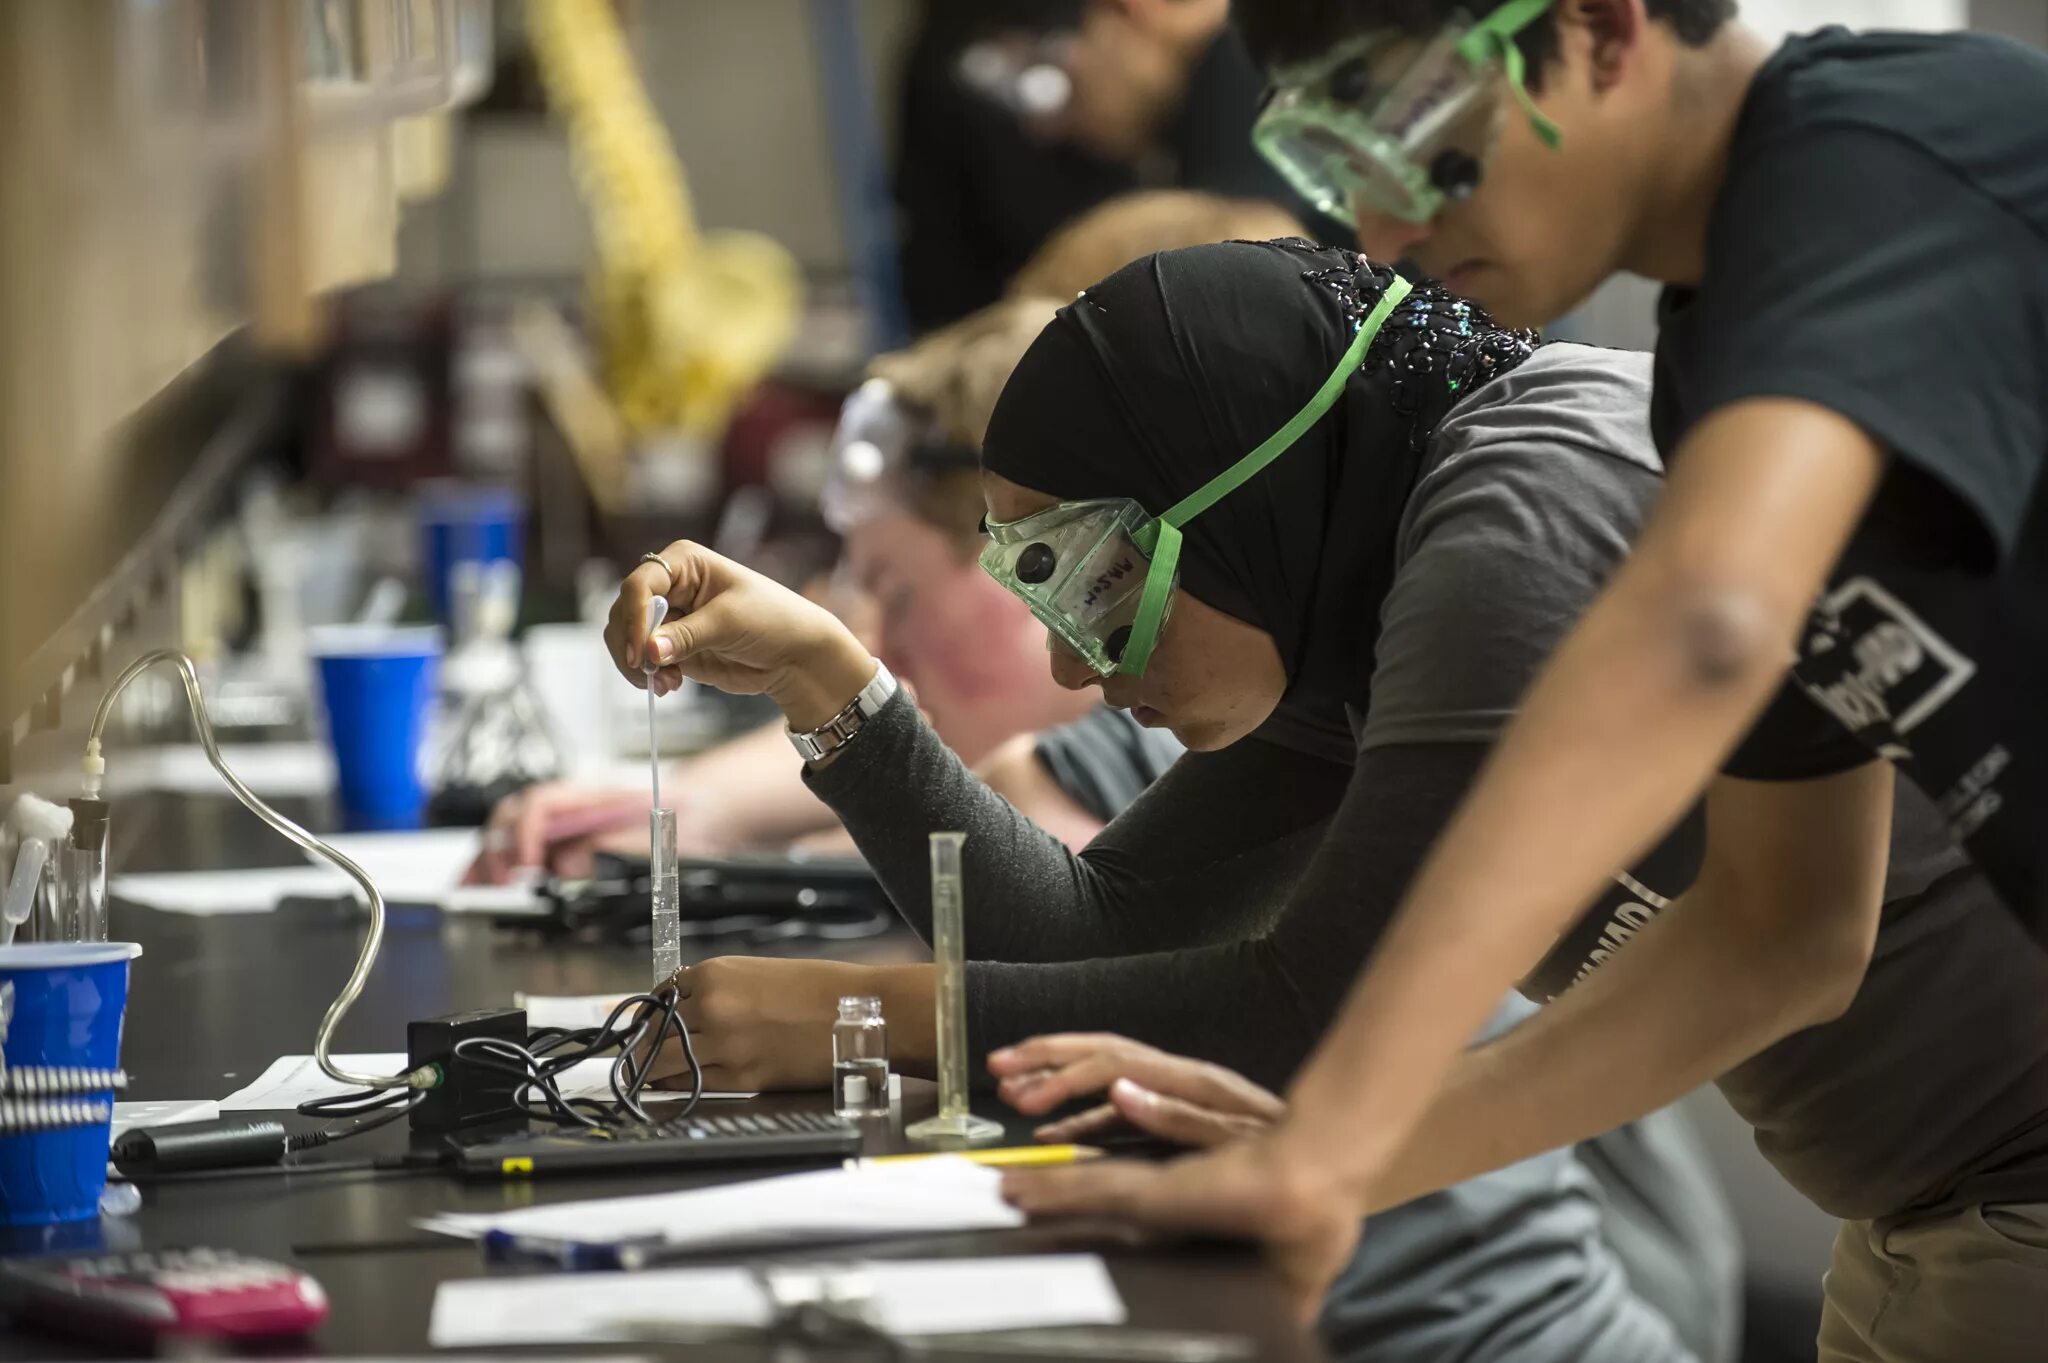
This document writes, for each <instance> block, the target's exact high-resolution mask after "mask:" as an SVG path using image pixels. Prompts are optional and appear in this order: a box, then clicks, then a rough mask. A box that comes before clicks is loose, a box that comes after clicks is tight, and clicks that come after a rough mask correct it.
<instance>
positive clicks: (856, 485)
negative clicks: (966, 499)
mask: <svg viewBox="0 0 2048 1363" xmlns="http://www.w3.org/2000/svg"><path fill="white" fill-rule="evenodd" d="M977 462H978V461H977V459H976V456H975V454H974V452H973V451H971V450H964V449H960V448H957V447H956V446H954V445H952V444H951V443H950V442H948V441H946V440H945V439H943V438H942V437H941V435H940V433H939V431H938V428H937V425H936V423H935V422H934V421H933V420H932V418H931V415H930V413H928V412H925V411H923V410H921V409H920V408H917V407H915V406H912V405H911V404H908V403H906V402H904V401H903V399H902V397H901V396H900V395H899V394H898V393H897V392H896V389H895V386H894V385H892V384H891V383H890V382H889V381H888V380H887V379H869V380H867V381H866V382H865V383H863V384H861V386H860V387H858V388H856V389H855V390H854V391H853V393H852V394H851V395H850V396H848V398H847V399H846V401H845V403H844V404H842V405H841V406H840V408H839V424H838V425H837V426H836V427H835V428H834V429H833V432H832V445H831V463H830V467H829V469H828V471H827V473H826V476H825V486H824V488H823V489H822V490H821V491H820V493H819V496H818V505H819V508H820V510H821V511H822V512H823V513H824V518H825V524H826V525H827V526H828V527H829V528H830V529H831V530H832V532H833V533H834V534H837V535H844V534H846V533H847V532H848V531H849V530H851V529H853V528H854V527H855V526H856V525H859V524H861V523H862V522H864V521H868V520H872V519H873V518H874V517H876V516H878V515H881V514H883V513H885V512H889V511H896V510H900V509H902V508H904V507H907V506H912V505H914V504H915V489H916V484H917V480H918V479H919V478H920V477H928V476H932V475H936V474H943V473H948V472H952V471H954V470H964V471H968V472H971V471H973V469H974V468H975V466H976V464H977Z"/></svg>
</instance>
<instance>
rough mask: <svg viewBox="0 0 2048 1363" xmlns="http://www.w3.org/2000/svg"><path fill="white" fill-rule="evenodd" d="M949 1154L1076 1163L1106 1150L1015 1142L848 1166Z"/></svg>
mask: <svg viewBox="0 0 2048 1363" xmlns="http://www.w3.org/2000/svg"><path fill="white" fill-rule="evenodd" d="M947 1155H958V1156H959V1157H960V1158H961V1159H964V1160H968V1161H970V1162H972V1163H974V1164H990V1165H1026V1164H1072V1163H1074V1162H1075V1161H1077V1160H1089V1159H1100V1158H1101V1157H1102V1152H1101V1151H1100V1150H1098V1149H1096V1148H1095V1147H1094V1146H1092V1145H1012V1146H1004V1147H1003V1148H1002V1149H999V1150H933V1151H931V1152H929V1153H922V1152H921V1153H919V1154H915V1155H877V1156H875V1157H874V1158H872V1159H850V1160H848V1161H847V1162H846V1167H847V1168H849V1169H854V1168H860V1167H863V1166H866V1165H871V1164H905V1163H908V1162H909V1161H911V1160H924V1159H942V1158H944V1157H945V1156H947Z"/></svg>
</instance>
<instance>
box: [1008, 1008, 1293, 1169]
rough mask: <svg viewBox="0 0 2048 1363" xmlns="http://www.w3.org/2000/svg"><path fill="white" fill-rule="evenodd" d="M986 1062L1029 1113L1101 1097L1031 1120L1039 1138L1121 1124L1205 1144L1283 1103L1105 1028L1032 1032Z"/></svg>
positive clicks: (1256, 1129)
mask: <svg viewBox="0 0 2048 1363" xmlns="http://www.w3.org/2000/svg"><path fill="white" fill-rule="evenodd" d="M988 1069H989V1073H990V1074H993V1075H995V1076H996V1079H997V1080H998V1083H997V1092H998V1093H999V1094H1001V1095H1002V1099H1003V1101H1004V1102H1006V1103H1008V1104H1009V1105H1010V1106H1011V1107H1014V1108H1016V1109H1017V1110H1018V1111H1019V1112H1022V1113H1024V1114H1025V1115H1026V1116H1030V1117H1036V1116H1040V1115H1042V1114H1044V1113H1046V1112H1050V1111H1051V1110H1053V1109H1054V1108H1056V1107H1059V1106H1061V1105H1062V1104H1065V1103H1069V1102H1072V1101H1073V1100H1075V1099H1077V1098H1082V1097H1085V1096H1087V1095H1089V1094H1094V1093H1100V1094H1103V1095H1104V1096H1105V1098H1106V1099H1107V1101H1105V1102H1103V1103H1102V1104H1100V1105H1099V1106H1097V1107H1092V1108H1089V1109H1088V1110H1087V1111H1086V1112H1082V1113H1079V1114H1077V1115H1075V1116H1072V1117H1066V1118H1063V1119H1061V1120H1059V1121H1056V1122H1048V1123H1047V1124H1046V1125H1044V1126H1041V1127H1039V1128H1038V1130H1037V1132H1036V1133H1035V1134H1036V1135H1037V1137H1038V1139H1040V1140H1042V1141H1052V1142H1066V1141H1076V1140H1079V1139H1081V1138H1082V1137H1084V1136H1094V1135H1099V1134H1101V1133H1102V1132H1104V1131H1109V1130H1113V1129H1115V1128H1117V1127H1119V1126H1123V1125H1129V1126H1132V1127H1135V1128H1137V1129H1138V1130H1140V1131H1143V1132H1145V1133H1146V1134H1148V1135H1152V1136H1157V1137H1159V1138H1160V1139H1161V1140H1167V1141H1173V1142H1174V1143H1176V1144H1179V1145H1192V1146H1198V1147H1205V1148H1206V1147H1208V1146H1212V1145H1221V1144H1223V1143H1224V1142H1226V1141H1233V1140H1239V1139H1241V1138H1243V1137H1246V1136H1256V1135H1259V1134H1260V1133H1262V1132H1264V1131H1265V1130H1266V1129H1267V1128H1268V1127H1270V1126H1271V1125H1272V1124H1273V1123H1275V1122H1277V1121H1279V1120H1280V1119H1281V1118H1282V1117H1284V1116H1286V1115H1287V1104H1286V1103H1284V1102H1282V1101H1281V1100H1280V1098H1279V1097H1277V1096H1276V1095H1274V1094H1272V1093H1270V1092H1268V1091H1267V1090H1265V1089H1263V1088H1261V1087H1259V1086H1258V1085H1257V1084H1254V1083H1253V1082H1252V1081H1251V1080H1249V1079H1247V1078H1245V1077H1244V1076H1243V1075H1241V1074H1239V1073H1237V1072H1236V1071H1235V1070H1230V1069H1225V1068H1224V1067H1223V1066H1221V1065H1214V1064H1211V1063H1209V1062H1208V1061H1206V1060H1191V1059H1189V1058H1188V1057H1187V1056H1183V1055H1171V1054H1169V1053H1167V1052H1165V1051H1162V1050H1159V1049H1157V1048H1156V1047H1152V1046H1147V1045H1145V1044H1144V1043H1142V1042H1138V1041H1132V1040H1131V1039H1130V1038H1128V1037H1121V1036H1112V1035H1108V1034H1105V1033H1069V1034H1065V1035H1059V1036H1041V1037H1033V1038H1032V1039H1031V1040H1029V1041H1026V1042H1022V1043H1020V1044H1018V1045H1015V1046H1011V1047H1007V1048H1005V1049H1003V1050H1000V1051H996V1052H995V1053H994V1054H992V1055H990V1056H989V1058H988Z"/></svg>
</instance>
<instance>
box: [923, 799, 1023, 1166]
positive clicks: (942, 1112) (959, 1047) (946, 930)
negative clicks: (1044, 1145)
mask: <svg viewBox="0 0 2048 1363" xmlns="http://www.w3.org/2000/svg"><path fill="white" fill-rule="evenodd" d="M966 841H967V835H966V834H965V833H934V834H932V835H931V846H932V964H933V966H934V967H935V973H936V974H937V977H938V978H937V987H936V988H935V989H934V990H933V991H932V995H933V999H934V1008H935V1018H934V1021H935V1024H936V1026H935V1030H936V1033H937V1036H938V1043H939V1115H938V1116H936V1117H928V1118H926V1119H925V1120H924V1121H921V1122H919V1123H917V1124H916V1125H914V1126H911V1127H909V1128H908V1129H906V1130H905V1131H904V1133H903V1134H904V1135H905V1136H906V1137H908V1138H909V1139H911V1140H914V1141H930V1142H934V1143H945V1144H953V1145H960V1144H972V1143H973V1142H975V1141H986V1140H993V1139H995V1138H996V1137H998V1136H1000V1135H1002V1134H1003V1127H1002V1124H1001V1123H1000V1122H992V1121H990V1120H989V1119H988V1118H986V1117H977V1116H975V1115H974V1114H973V1113H972V1112H969V1111H968V1110H967V960H966V945H965V942H964V935H965V933H964V929H963V927H962V923H961V910H962V908H963V900H964V899H965V892H964V887H963V885H962V883H961V875H960V848H961V845H962V844H963V843H965V842H966Z"/></svg>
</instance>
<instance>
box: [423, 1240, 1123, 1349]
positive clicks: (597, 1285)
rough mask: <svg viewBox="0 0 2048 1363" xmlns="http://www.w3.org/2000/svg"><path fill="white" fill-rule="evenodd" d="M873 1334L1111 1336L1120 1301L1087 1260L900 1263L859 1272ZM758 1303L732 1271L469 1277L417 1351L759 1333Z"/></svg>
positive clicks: (440, 1308) (443, 1294)
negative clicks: (641, 1334)
mask: <svg viewBox="0 0 2048 1363" xmlns="http://www.w3.org/2000/svg"><path fill="white" fill-rule="evenodd" d="M857 1271H858V1272H859V1274H860V1275H861V1276H862V1277H863V1278H864V1279H865V1280H866V1282H867V1284H868V1286H869V1287H870V1289H871V1290H872V1292H873V1297H872V1303H873V1310H874V1314H875V1318H876V1323H877V1324H879V1325H881V1326H882V1327H883V1328H884V1329H886V1330H888V1331H890V1332H891V1333H893V1334H900V1335H923V1334H954V1333H964V1332H968V1331H977V1330H1020V1329H1034V1328H1045V1327H1052V1326H1062V1325H1098V1326H1100V1325H1121V1324H1123V1323H1124V1320H1125V1319H1126V1315H1125V1311H1124V1303H1123V1298H1122V1297H1121V1296H1120V1295H1119V1294H1118V1293H1117V1290H1116V1284H1115V1283H1114V1282H1112V1281H1111V1280H1110V1276H1109V1270H1108V1269H1107V1268H1106V1267H1104V1265H1103V1262H1102V1260H1101V1258H1100V1257H1098V1256H1096V1255H1093V1254H1050V1255H1043V1256H1032V1257H1029V1258H998V1259H904V1260H896V1261H885V1262H880V1263H871V1264H861V1265H859V1266H858V1268H857ZM768 1311H769V1308H768V1303H767V1301H766V1300H765V1299H764V1298H763V1296H762V1293H761V1289H760V1287H759V1285H758V1284H757V1283H756V1282H755V1281H754V1279H753V1277H752V1275H751V1274H749V1273H747V1272H745V1271H744V1270H741V1269H734V1268H692V1269H669V1270H661V1271H658V1272H651V1273H597V1274H567V1275H563V1276H559V1277H519V1278H470V1279H466V1280H460V1281H456V1282H446V1283H443V1284H441V1287H440V1290H439V1291H438V1292H436V1293H435V1295H434V1315H433V1320H432V1323H431V1324H430V1325H429V1326H428V1330H427V1337H428V1340H429V1341H430V1342H431V1343H432V1344H433V1345H434V1346H435V1347H436V1348H441V1349H453V1348H463V1347H467V1346H472V1345H485V1344H511V1343H524V1342H527V1341H531V1342H534V1343H542V1344H567V1343H582V1342H587V1341H604V1340H616V1339H620V1338H623V1337H624V1331H623V1330H622V1329H621V1328H620V1322H624V1321H647V1322H651V1321H665V1322H672V1323H675V1324H681V1325H764V1324H766V1323H767V1320H768Z"/></svg>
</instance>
